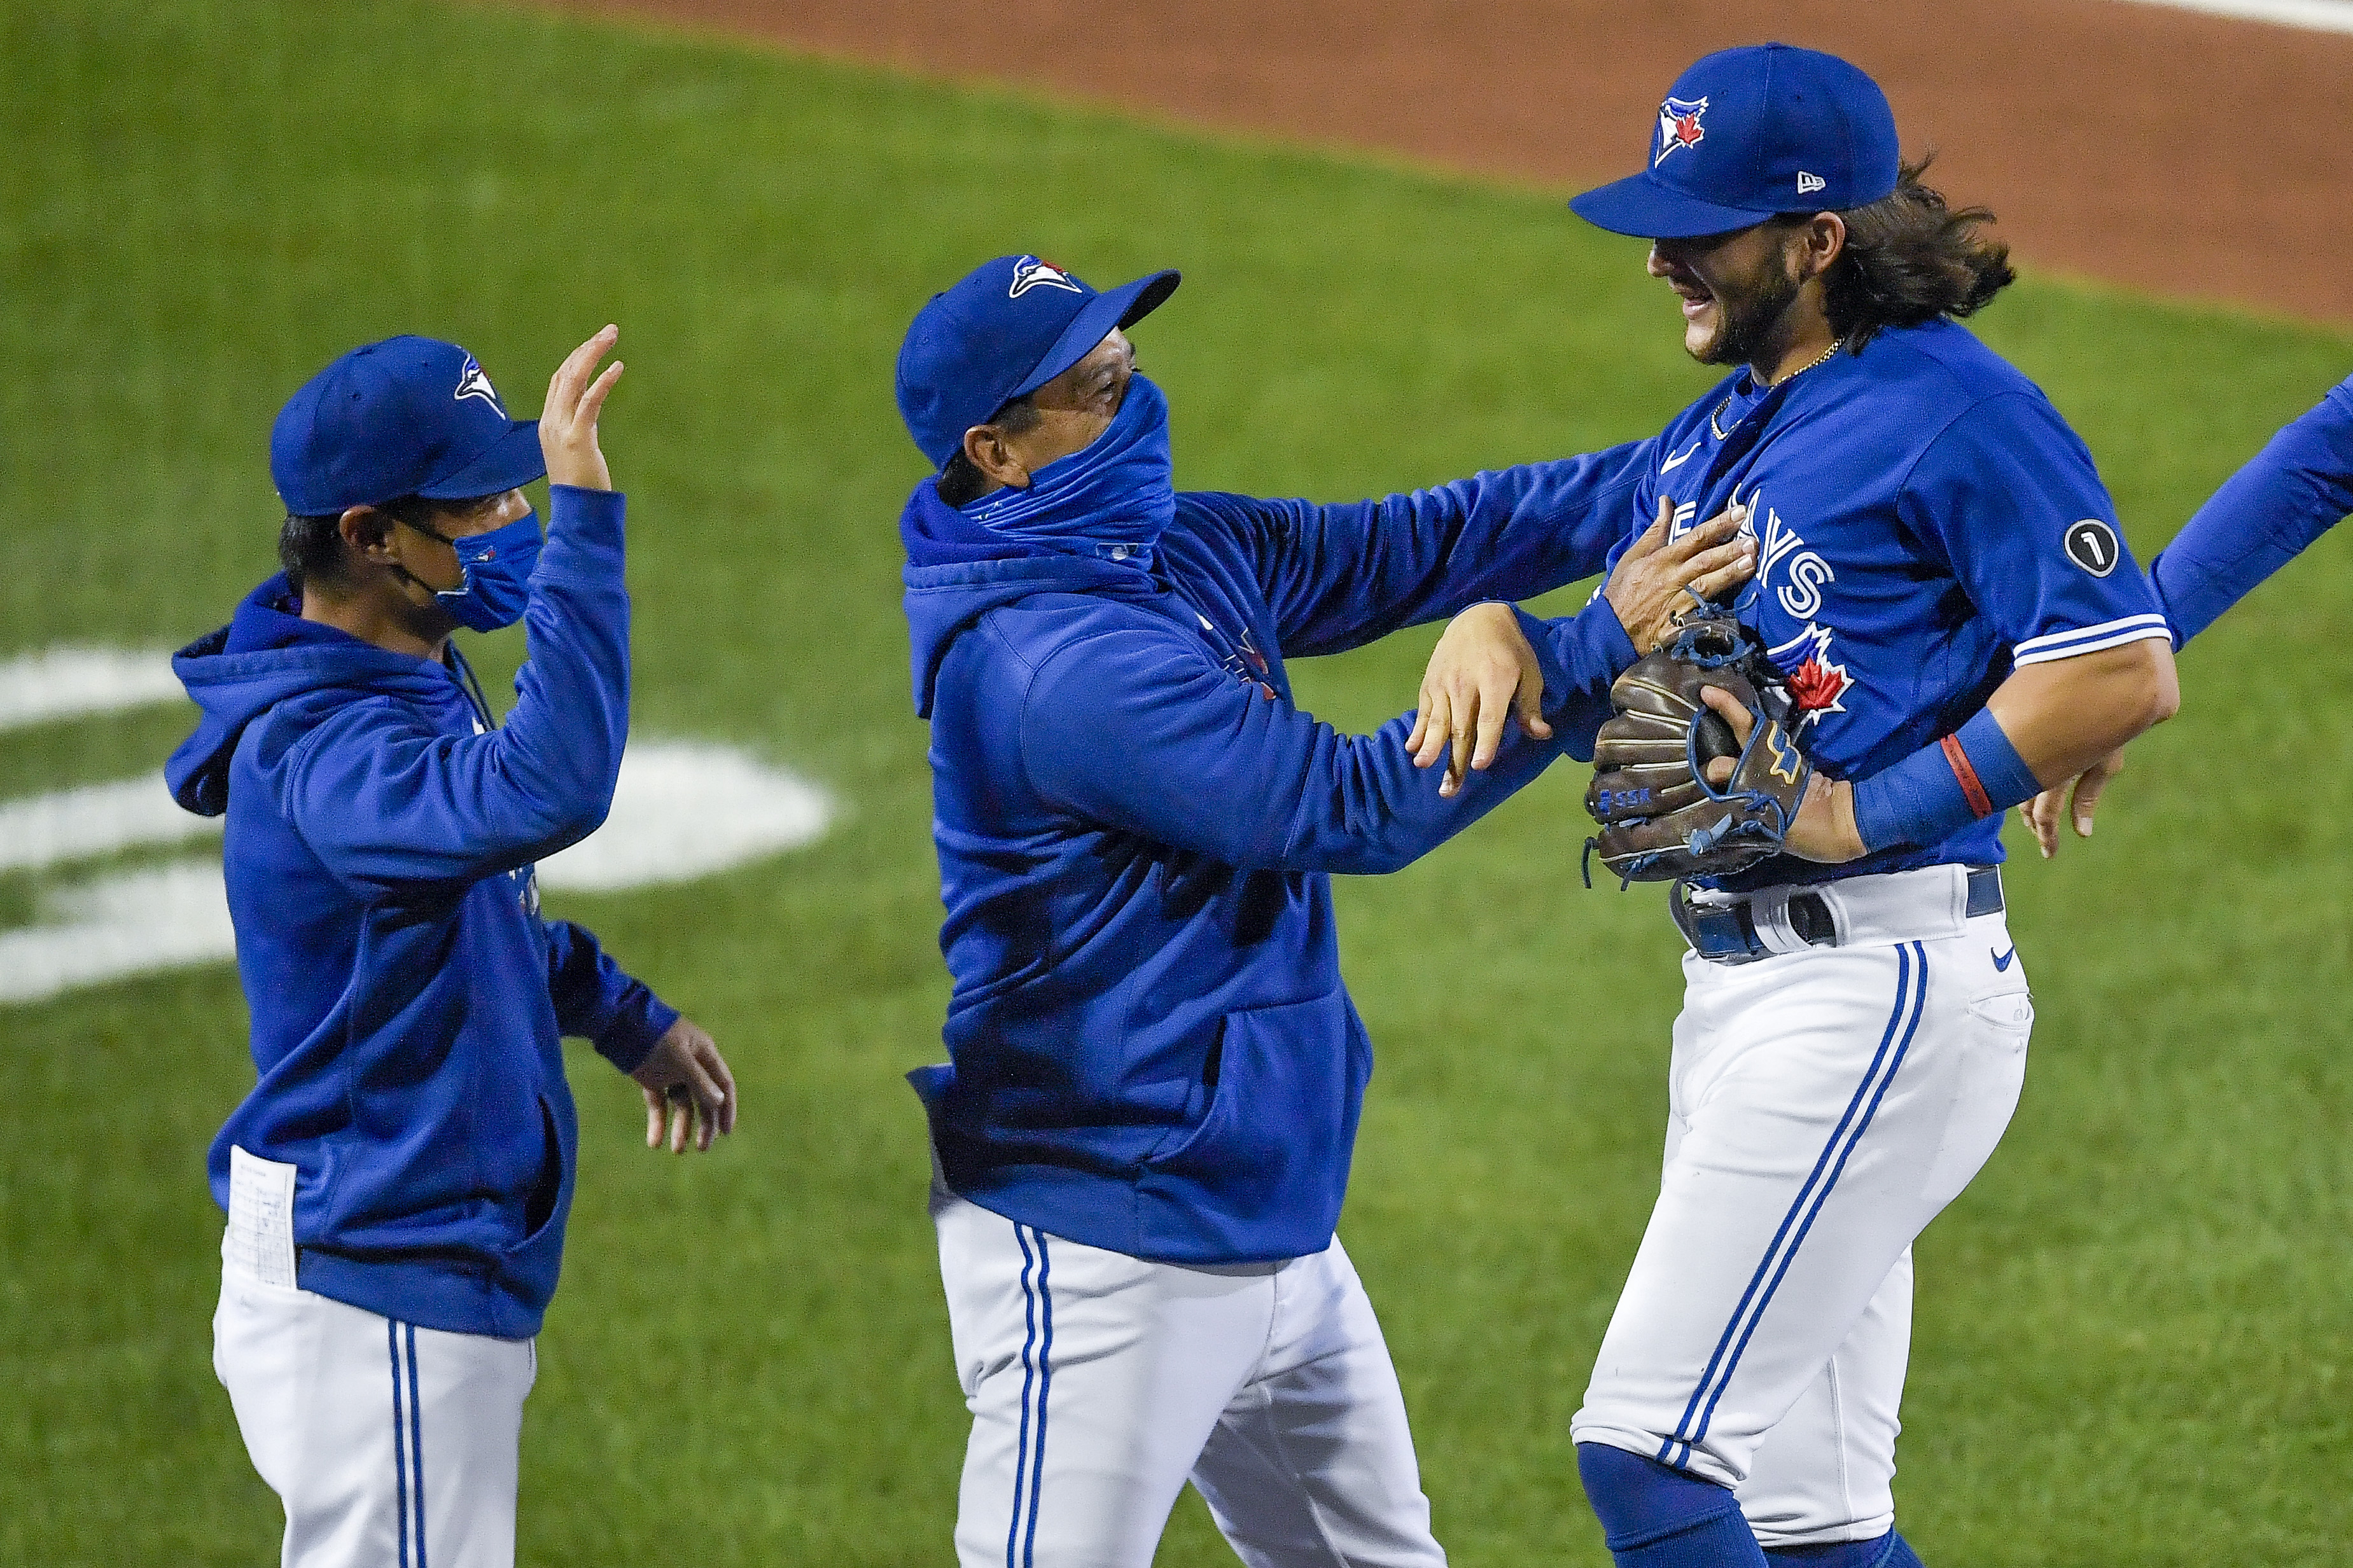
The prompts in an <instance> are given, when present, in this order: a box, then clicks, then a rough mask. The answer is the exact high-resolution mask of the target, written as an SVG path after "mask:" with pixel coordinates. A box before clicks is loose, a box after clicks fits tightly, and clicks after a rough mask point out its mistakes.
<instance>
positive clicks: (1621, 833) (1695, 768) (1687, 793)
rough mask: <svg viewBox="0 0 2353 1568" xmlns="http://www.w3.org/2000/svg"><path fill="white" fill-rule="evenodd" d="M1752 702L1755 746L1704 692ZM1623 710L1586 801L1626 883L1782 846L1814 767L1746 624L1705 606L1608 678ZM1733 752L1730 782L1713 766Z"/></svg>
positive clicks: (1719, 868) (1604, 851) (1749, 859)
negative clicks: (1706, 611)
mask: <svg viewBox="0 0 2353 1568" xmlns="http://www.w3.org/2000/svg"><path fill="white" fill-rule="evenodd" d="M1711 686H1713V687H1716V688H1718V689H1722V690H1724V691H1726V692H1729V693H1730V694H1731V695H1732V697H1733V699H1734V700H1736V701H1737V702H1738V703H1739V704H1740V705H1741V706H1742V707H1744V708H1746V709H1747V710H1748V713H1749V719H1750V722H1751V725H1752V727H1751V729H1750V730H1749V732H1748V744H1747V745H1746V747H1742V746H1740V745H1738V744H1737V743H1736V742H1735V741H1734V739H1733V731H1732V726H1731V725H1729V724H1727V723H1725V721H1724V720H1723V718H1722V717H1720V716H1719V715H1718V714H1716V713H1715V711H1714V710H1711V709H1709V708H1708V707H1707V706H1706V704H1705V703H1704V702H1703V701H1701V700H1700V692H1701V691H1702V690H1703V689H1705V688H1707V687H1711ZM1609 701H1610V704H1611V706H1612V707H1614V708H1616V709H1617V710H1618V712H1617V717H1615V718H1613V719H1611V720H1609V722H1607V723H1605V724H1603V725H1602V726H1601V731H1600V735H1599V739H1598V741H1597V742H1596V744H1595V746H1594V749H1593V769H1594V773H1593V784H1592V787H1591V788H1589V789H1588V790H1587V791H1586V793H1585V809H1586V810H1587V811H1588V812H1590V813H1591V814H1592V816H1593V819H1594V820H1595V821H1596V822H1599V824H1601V832H1600V834H1599V836H1598V837H1593V838H1589V839H1588V840H1587V841H1586V845H1585V853H1586V877H1587V879H1588V883H1589V882H1590V880H1591V878H1592V858H1593V857H1594V856H1595V855H1597V854H1598V855H1599V856H1600V857H1601V863H1602V864H1603V865H1604V866H1607V867H1608V868H1609V869H1610V870H1611V871H1612V872H1614V873H1616V874H1617V876H1618V878H1619V879H1620V882H1621V883H1623V882H1664V881H1671V880H1677V879H1683V878H1691V877H1724V876H1729V875H1731V874H1732V873H1733V872H1735V871H1740V870H1744V869H1746V868H1748V867H1750V866H1753V865H1755V864H1756V863H1757V861H1759V860H1762V859H1764V858H1766V857H1767V856H1769V855H1774V854H1778V852H1779V850H1780V848H1781V841H1782V839H1783V837H1785V836H1786V835H1787V834H1788V830H1789V824H1790V823H1791V822H1792V821H1793V820H1795V819H1796V816H1797V815H1798V803H1799V801H1801V800H1803V799H1804V798H1805V794H1806V784H1807V781H1808V780H1809V779H1810V777H1811V776H1812V774H1813V765H1812V764H1811V763H1809V762H1808V761H1807V760H1806V757H1805V754H1804V753H1803V752H1799V750H1798V746H1797V742H1796V741H1795V740H1793V739H1792V738H1791V736H1790V733H1789V725H1788V721H1789V717H1790V707H1789V700H1788V694H1787V693H1786V692H1785V691H1784V690H1783V689H1781V686H1780V682H1779V679H1778V675H1777V674H1776V672H1775V671H1774V670H1773V668H1772V667H1771V666H1770V665H1769V664H1767V662H1766V661H1765V658H1764V656H1763V655H1762V654H1761V653H1759V652H1758V651H1757V648H1756V647H1755V645H1754V644H1753V643H1752V642H1750V640H1749V638H1748V636H1747V634H1746V632H1744V631H1743V630H1742V629H1741V626H1740V625H1739V623H1738V622H1736V621H1735V620H1733V619H1732V618H1731V617H1730V616H1721V615H1710V616H1697V617H1694V619H1692V620H1690V621H1687V622H1686V623H1684V625H1683V629H1682V630H1681V631H1679V632H1678V633H1676V635H1675V636H1674V637H1673V638H1672V640H1670V641H1669V642H1667V643H1665V644H1663V645H1662V646H1661V647H1659V648H1657V649H1656V650H1655V651H1653V652H1651V653H1650V654H1649V655H1647V656H1645V657H1644V658H1641V659H1640V660H1638V661H1637V662H1636V663H1635V664H1634V665H1633V666H1632V667H1631V668H1629V669H1628V670H1627V671H1626V672H1625V673H1624V674H1622V675H1620V677H1619V678H1618V679H1617V680H1616V682H1614V683H1613V684H1612V685H1611V686H1610V688H1609ZM1719 757H1731V758H1734V759H1735V761H1734V764H1733V769H1732V776H1731V778H1730V779H1729V780H1727V781H1726V782H1725V784H1722V785H1715V784H1709V783H1708V782H1707V772H1706V769H1707V764H1708V763H1710V762H1712V761H1714V760H1715V759H1716V758H1719Z"/></svg>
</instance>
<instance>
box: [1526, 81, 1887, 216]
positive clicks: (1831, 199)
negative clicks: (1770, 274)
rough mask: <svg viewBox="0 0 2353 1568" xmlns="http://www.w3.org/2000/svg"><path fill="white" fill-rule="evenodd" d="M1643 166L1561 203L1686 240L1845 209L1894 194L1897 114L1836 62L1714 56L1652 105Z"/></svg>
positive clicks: (1872, 85) (1869, 84)
mask: <svg viewBox="0 0 2353 1568" xmlns="http://www.w3.org/2000/svg"><path fill="white" fill-rule="evenodd" d="M1645 156H1646V157H1647V160H1648V163H1647V166H1646V167H1645V168H1644V169H1643V170H1642V172H1641V174H1632V175H1630V176H1628V177H1627V178H1625V179H1622V180H1620V181H1617V182H1616V183H1615V184H1607V185H1603V186H1602V187H1601V188H1600V189H1599V190H1593V191H1588V192H1586V193H1585V194H1584V195H1581V196H1578V197H1577V199H1576V200H1574V201H1572V202H1570V203H1569V204H1568V205H1569V206H1570V208H1571V209H1573V210H1574V211H1575V212H1576V213H1577V216H1579V217H1581V218H1583V219H1585V220H1586V221H1587V222H1588V223H1590V224H1592V225H1594V226H1597V227H1599V228H1606V229H1608V230H1609V231H1610V232H1611V233H1613V234H1628V235H1635V236H1638V237H1641V238H1644V239H1686V238H1690V237H1694V236H1695V235H1703V234H1725V233H1729V232H1730V231H1732V230H1734V229H1738V228H1747V227H1749V226H1751V225H1753V224H1759V223H1763V222H1764V221H1765V220H1766V219H1767V218H1769V217H1773V216H1777V215H1778V214H1781V213H1798V212H1805V213H1816V212H1844V211H1846V210H1848V209H1849V208H1852V207H1859V206H1863V205H1867V204H1869V203H1872V202H1875V201H1877V200H1879V199H1880V198H1881V197H1883V196H1885V195H1889V194H1891V193H1892V192H1894V189H1895V176H1896V168H1897V165H1898V164H1899V163H1900V162H1901V155H1900V153H1898V151H1897V147H1896V142H1895V111H1894V110H1892V109H1890V108H1889V107H1888V106H1887V95H1886V94H1885V93H1883V92H1882V91H1880V90H1879V84H1878V83H1877V82H1875V81H1873V80H1872V79H1870V78H1869V77H1867V76H1865V75H1864V74H1863V73H1862V71H1861V70H1859V69H1857V68H1855V67H1853V66H1851V65H1849V64H1847V62H1846V61H1844V60H1842V59H1840V58H1838V57H1837V56H1836V55H1826V54H1823V53H1821V52H1820V51H1819V50H1816V49H1800V48H1795V47H1791V46H1789V45H1788V44H1759V45H1757V46H1755V47H1749V48H1742V49H1725V50H1723V51H1722V52H1721V53H1718V54H1713V55H1710V56H1708V57H1707V58H1704V59H1703V60H1701V61H1700V62H1699V63H1698V64H1696V65H1694V66H1693V67H1692V68H1690V69H1689V70H1687V71H1685V72H1683V75H1681V76H1679V77H1677V78H1676V79H1675V85H1674V86H1673V87H1672V88H1670V89H1668V90H1667V96H1666V99H1665V100H1664V101H1663V102H1662V103H1661V104H1660V105H1659V122H1658V126H1657V128H1656V130H1655V131H1654V132H1652V133H1651V145H1650V149H1649V152H1648V153H1646V155H1645Z"/></svg>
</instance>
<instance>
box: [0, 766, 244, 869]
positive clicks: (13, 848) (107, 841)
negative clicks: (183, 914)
mask: <svg viewBox="0 0 2353 1568" xmlns="http://www.w3.org/2000/svg"><path fill="white" fill-rule="evenodd" d="M220 829H221V819H220V818H219V817H217V816H209V817H207V816H195V814H194V813H192V812H186V811H183V810H181V809H180V805H179V803H178V802H177V801H174V799H173V798H172V793H171V791H169V790H167V789H165V788H164V777H163V775H162V774H161V773H149V774H146V775H144V776H142V777H140V778H135V779H117V780H115V781H114V782H112V783H111V784H84V785H83V786H81V787H80V788H79V789H67V790H59V791H58V792H57V793H55V794H54V795H32V796H29V797H28V798H26V799H24V800H5V801H0V871H24V870H38V869H40V868H42V867H44V866H58V865H62V864H64V863H65V862H66V861H69V860H87V859H90V858H92V857H93V856H99V855H111V854H113V853H114V852H115V851H116V850H118V849H129V848H132V847H134V846H138V845H142V844H176V843H178V842H179V841H180V840H182V839H184V838H195V837H200V836H202V835H204V834H207V833H218V832H219V831H220Z"/></svg>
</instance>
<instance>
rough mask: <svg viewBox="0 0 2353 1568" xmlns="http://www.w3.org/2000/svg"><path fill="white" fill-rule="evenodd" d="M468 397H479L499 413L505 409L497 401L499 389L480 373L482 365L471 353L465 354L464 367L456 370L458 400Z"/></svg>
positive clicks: (462, 400)
mask: <svg viewBox="0 0 2353 1568" xmlns="http://www.w3.org/2000/svg"><path fill="white" fill-rule="evenodd" d="M469 397H479V398H480V399H481V400H482V401H483V402H485V403H487V404H489V405H491V407H493V408H495V409H497V410H498V411H499V412H500V413H501V414H504V413H505V412H506V411H507V410H506V405H504V404H502V403H501V402H500V401H499V389H498V388H497V387H495V386H492V385H491V378H490V377H489V376H487V375H484V374H482V367H481V366H480V364H478V363H475V360H474V356H473V355H472V354H468V355H467V356H466V363H465V365H464V367H463V368H462V369H460V370H459V372H458V401H459V402H460V403H462V402H464V401H465V400H466V399H467V398H469Z"/></svg>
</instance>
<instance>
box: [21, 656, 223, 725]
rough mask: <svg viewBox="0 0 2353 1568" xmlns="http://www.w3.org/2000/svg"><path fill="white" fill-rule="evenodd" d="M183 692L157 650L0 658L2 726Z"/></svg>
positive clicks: (168, 698)
mask: <svg viewBox="0 0 2353 1568" xmlns="http://www.w3.org/2000/svg"><path fill="white" fill-rule="evenodd" d="M186 696H187V692H186V691H185V689H182V687H181V685H180V678H179V677H178V676H176V675H174V674H173V673H172V656H171V655H170V654H169V653H167V652H164V651H163V650H161V649H146V650H140V649H133V648H121V647H53V648H47V649H44V650H43V651H42V652H39V653H27V654H19V655H17V656H16V658H8V659H0V730H16V729H21V728H23V727H24V726H25V725H27V724H41V723H46V722H47V721H50V720H52V719H70V718H72V717H74V716H75V715H77V714H81V713H111V712H114V711H116V710H119V709H123V708H145V707H148V706H151V705H153V704H154V703H159V702H172V701H175V700H183V699H185V697H186Z"/></svg>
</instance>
